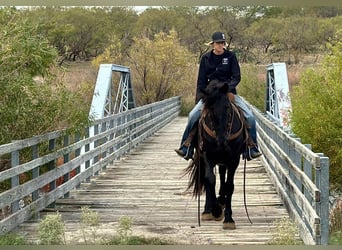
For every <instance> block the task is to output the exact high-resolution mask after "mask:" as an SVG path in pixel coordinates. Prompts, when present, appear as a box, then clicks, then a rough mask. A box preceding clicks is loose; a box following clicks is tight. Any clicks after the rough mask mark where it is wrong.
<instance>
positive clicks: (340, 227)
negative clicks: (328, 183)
mask: <svg viewBox="0 0 342 250" xmlns="http://www.w3.org/2000/svg"><path fill="white" fill-rule="evenodd" d="M330 241H331V243H332V244H335V243H336V244H338V243H339V244H342V200H337V201H336V206H335V207H334V208H333V209H332V210H331V212H330Z"/></svg>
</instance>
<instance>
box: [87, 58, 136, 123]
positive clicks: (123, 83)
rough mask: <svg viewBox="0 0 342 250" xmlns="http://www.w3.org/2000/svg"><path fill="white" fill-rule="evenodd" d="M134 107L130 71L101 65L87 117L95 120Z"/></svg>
mask: <svg viewBox="0 0 342 250" xmlns="http://www.w3.org/2000/svg"><path fill="white" fill-rule="evenodd" d="M114 74H116V75H114ZM115 80H118V82H115ZM115 89H116V90H117V91H116V93H115ZM114 96H116V97H115V99H114ZM134 107H135V100H134V95H133V88H132V83H131V75H130V69H129V68H128V67H125V66H121V65H116V64H101V65H100V68H99V72H98V75H97V80H96V85H95V89H94V95H93V100H92V103H91V108H90V111H89V116H92V117H93V118H94V119H95V120H97V119H101V118H103V117H106V116H108V115H111V114H116V113H120V112H124V111H127V110H129V109H131V108H134Z"/></svg>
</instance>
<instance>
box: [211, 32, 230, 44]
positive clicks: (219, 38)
mask: <svg viewBox="0 0 342 250" xmlns="http://www.w3.org/2000/svg"><path fill="white" fill-rule="evenodd" d="M219 42H226V36H225V35H224V33H222V32H220V31H216V32H214V33H213V35H212V36H211V42H210V43H209V44H213V43H219Z"/></svg>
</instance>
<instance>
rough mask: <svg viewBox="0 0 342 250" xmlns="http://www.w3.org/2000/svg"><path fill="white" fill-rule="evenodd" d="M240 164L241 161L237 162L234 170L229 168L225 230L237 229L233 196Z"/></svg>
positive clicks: (226, 186)
mask: <svg viewBox="0 0 342 250" xmlns="http://www.w3.org/2000/svg"><path fill="white" fill-rule="evenodd" d="M232 163H234V162H232ZM238 164H239V161H238V160H237V161H236V162H235V164H233V168H228V175H227V182H226V184H225V193H226V208H225V213H224V221H223V229H235V228H236V227H235V221H234V220H233V211H232V196H233V193H234V176H235V170H236V168H237V166H238Z"/></svg>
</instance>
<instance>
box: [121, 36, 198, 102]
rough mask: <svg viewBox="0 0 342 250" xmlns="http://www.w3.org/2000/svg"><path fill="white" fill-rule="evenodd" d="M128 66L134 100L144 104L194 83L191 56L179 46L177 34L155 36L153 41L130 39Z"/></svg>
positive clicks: (192, 59) (146, 38)
mask: <svg viewBox="0 0 342 250" xmlns="http://www.w3.org/2000/svg"><path fill="white" fill-rule="evenodd" d="M128 64H129V65H130V68H131V69H132V78H133V82H134V91H135V92H136V95H135V97H136V99H137V100H136V101H137V103H138V104H139V105H144V104H148V103H152V102H156V101H161V100H164V99H166V98H169V97H172V96H175V95H179V94H182V93H184V92H186V89H187V88H188V86H189V84H193V83H194V78H193V77H194V75H193V71H192V69H193V67H194V65H195V58H194V56H193V55H192V54H191V53H190V52H189V51H188V50H187V49H186V48H184V47H183V46H181V45H180V43H179V39H178V35H177V33H176V32H175V31H174V30H172V31H170V33H169V34H166V33H158V34H156V35H155V36H154V39H153V40H150V39H149V38H148V37H145V36H142V37H138V38H136V39H135V40H134V44H133V45H132V47H131V49H130V51H129V60H128Z"/></svg>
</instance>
